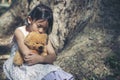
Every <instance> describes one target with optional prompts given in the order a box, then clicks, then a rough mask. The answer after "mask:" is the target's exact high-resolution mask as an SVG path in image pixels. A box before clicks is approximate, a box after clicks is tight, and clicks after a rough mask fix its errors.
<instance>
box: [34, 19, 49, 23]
mask: <svg viewBox="0 0 120 80" xmlns="http://www.w3.org/2000/svg"><path fill="white" fill-rule="evenodd" d="M45 21H47V20H45V19H39V20H36V21H35V22H36V23H41V22H45Z"/></svg>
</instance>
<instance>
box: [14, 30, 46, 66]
mask: <svg viewBox="0 0 120 80" xmlns="http://www.w3.org/2000/svg"><path fill="white" fill-rule="evenodd" d="M47 39H48V36H47V34H40V33H39V32H30V33H29V34H28V35H27V36H26V37H25V39H24V44H25V45H26V46H27V47H28V48H29V49H30V50H31V51H32V53H36V54H39V55H41V56H46V55H47V50H46V46H45V45H46V44H47ZM13 63H14V64H15V65H17V66H20V65H22V64H23V63H24V60H23V56H22V54H21V53H20V51H16V54H15V56H14V59H13Z"/></svg>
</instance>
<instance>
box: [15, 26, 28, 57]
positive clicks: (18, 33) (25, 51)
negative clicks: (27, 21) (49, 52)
mask: <svg viewBox="0 0 120 80" xmlns="http://www.w3.org/2000/svg"><path fill="white" fill-rule="evenodd" d="M14 36H15V39H16V41H17V43H18V47H19V50H20V51H21V53H22V54H23V55H24V56H25V55H28V53H30V50H29V49H28V47H27V46H26V45H25V44H24V35H23V33H22V32H21V31H20V30H19V29H18V28H17V29H16V30H15V32H14Z"/></svg>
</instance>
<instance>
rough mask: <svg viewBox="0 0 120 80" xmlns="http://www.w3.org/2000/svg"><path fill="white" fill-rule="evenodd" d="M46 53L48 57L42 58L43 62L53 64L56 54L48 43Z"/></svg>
mask: <svg viewBox="0 0 120 80" xmlns="http://www.w3.org/2000/svg"><path fill="white" fill-rule="evenodd" d="M47 52H48V55H47V56H45V57H44V58H43V62H45V63H53V62H54V61H55V60H56V53H55V50H54V48H53V47H52V44H51V42H50V41H48V45H47Z"/></svg>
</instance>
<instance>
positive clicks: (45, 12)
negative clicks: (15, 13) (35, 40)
mask: <svg viewBox="0 0 120 80" xmlns="http://www.w3.org/2000/svg"><path fill="white" fill-rule="evenodd" d="M28 16H30V17H31V18H32V20H39V19H45V20H47V21H48V29H47V34H50V33H51V31H52V26H53V12H52V9H51V8H49V7H48V6H46V5H43V4H39V5H37V6H36V7H35V8H34V9H33V10H32V11H31V12H30V14H29V15H28ZM26 21H27V20H26ZM25 23H27V24H28V22H25ZM28 25H29V24H28Z"/></svg>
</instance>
